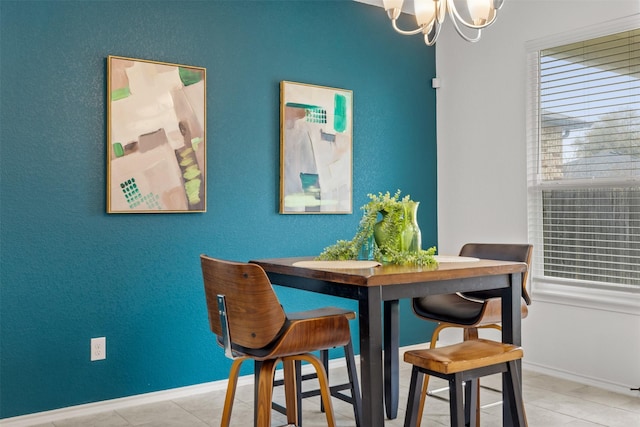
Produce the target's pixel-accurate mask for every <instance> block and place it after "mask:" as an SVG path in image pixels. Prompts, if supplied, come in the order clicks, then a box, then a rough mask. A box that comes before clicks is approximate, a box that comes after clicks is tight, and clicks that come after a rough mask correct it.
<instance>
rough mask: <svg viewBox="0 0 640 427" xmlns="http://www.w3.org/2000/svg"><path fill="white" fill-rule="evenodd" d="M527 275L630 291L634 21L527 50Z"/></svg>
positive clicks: (634, 214) (639, 39) (639, 45)
mask: <svg viewBox="0 0 640 427" xmlns="http://www.w3.org/2000/svg"><path fill="white" fill-rule="evenodd" d="M530 76H531V77H532V79H531V81H530V87H531V88H533V90H532V92H531V95H532V96H531V100H532V102H533V108H531V109H530V111H532V112H533V116H532V117H531V120H530V122H531V127H530V130H529V132H528V135H529V137H528V138H529V147H530V148H529V159H528V169H529V184H528V185H529V202H530V203H529V219H530V235H531V237H532V241H533V243H534V245H536V246H538V248H539V252H538V253H539V256H538V257H537V260H538V264H539V265H538V266H537V267H538V268H537V269H536V270H534V274H537V275H538V276H544V277H548V278H555V279H561V280H572V281H581V282H584V284H586V285H589V284H591V285H597V286H621V287H634V288H636V287H637V288H638V289H640V29H633V30H630V31H624V32H619V33H616V34H612V35H607V36H602V37H597V38H592V39H589V40H584V41H579V42H574V43H570V44H565V45H560V46H555V47H551V48H545V49H541V50H539V51H536V52H535V55H532V56H531V62H530Z"/></svg>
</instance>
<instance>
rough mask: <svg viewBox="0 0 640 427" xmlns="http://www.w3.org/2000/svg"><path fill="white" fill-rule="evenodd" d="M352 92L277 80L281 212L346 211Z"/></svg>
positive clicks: (349, 184) (349, 200)
mask: <svg viewBox="0 0 640 427" xmlns="http://www.w3.org/2000/svg"><path fill="white" fill-rule="evenodd" d="M352 135H353V92H352V91H350V90H346V89H337V88H331V87H324V86H316V85H311V84H306V83H295V82H288V81H282V82H281V83H280V213H282V214H323V213H328V214H331V213H333V214H350V213H351V212H352V209H353V192H352V183H353V142H352V140H353V137H352Z"/></svg>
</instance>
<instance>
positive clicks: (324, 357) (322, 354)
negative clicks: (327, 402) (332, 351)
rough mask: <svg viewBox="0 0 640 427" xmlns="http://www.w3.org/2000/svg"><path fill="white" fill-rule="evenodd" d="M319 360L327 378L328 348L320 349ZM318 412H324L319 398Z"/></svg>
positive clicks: (322, 403)
mask: <svg viewBox="0 0 640 427" xmlns="http://www.w3.org/2000/svg"><path fill="white" fill-rule="evenodd" d="M320 361H321V362H322V366H324V370H325V371H326V372H327V378H329V350H320ZM320 412H324V402H323V401H322V399H320Z"/></svg>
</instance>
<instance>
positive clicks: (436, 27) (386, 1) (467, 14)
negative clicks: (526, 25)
mask: <svg viewBox="0 0 640 427" xmlns="http://www.w3.org/2000/svg"><path fill="white" fill-rule="evenodd" d="M456 1H457V2H458V3H464V4H465V6H466V7H465V10H464V12H463V13H462V14H461V13H459V12H458V8H457V6H456ZM382 3H383V6H384V9H385V10H386V11H387V15H388V16H389V19H391V25H392V26H393V29H394V30H396V31H397V32H398V33H400V34H403V35H407V36H408V35H414V34H419V33H422V34H423V35H424V42H425V43H426V44H427V45H428V46H433V45H434V44H435V42H436V40H437V39H438V35H439V34H440V28H441V26H442V23H443V22H444V20H445V17H446V15H447V13H448V14H449V18H450V19H451V21H452V23H453V26H454V28H455V29H456V31H457V33H458V34H459V35H460V37H462V38H463V39H465V40H466V41H468V42H477V41H478V40H480V35H481V30H482V29H484V28H487V27H488V26H489V25H491V24H493V22H494V21H495V20H496V17H497V15H498V10H499V9H500V8H501V7H502V4H503V3H504V0H414V2H413V6H414V13H415V17H416V23H417V24H418V28H416V29H415V30H408V31H407V30H403V29H401V28H399V27H398V22H397V21H398V18H399V17H400V14H401V13H402V5H403V3H404V0H383V1H382ZM463 28H466V30H465V31H463ZM468 33H471V35H469V34H468Z"/></svg>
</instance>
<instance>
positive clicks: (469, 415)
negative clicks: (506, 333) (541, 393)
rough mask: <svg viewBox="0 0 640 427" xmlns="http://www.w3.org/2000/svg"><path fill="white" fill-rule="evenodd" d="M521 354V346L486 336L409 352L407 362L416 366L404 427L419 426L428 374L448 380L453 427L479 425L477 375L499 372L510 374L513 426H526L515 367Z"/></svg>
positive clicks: (520, 389)
mask: <svg viewBox="0 0 640 427" xmlns="http://www.w3.org/2000/svg"><path fill="white" fill-rule="evenodd" d="M522 354H523V353H522V348H521V347H518V346H515V345H511V344H504V343H500V342H496V341H490V340H484V339H477V340H469V341H464V342H461V343H458V344H453V345H449V346H445V347H439V348H433V349H427V350H412V351H408V352H406V353H405V354H404V361H405V362H407V363H411V364H412V365H413V368H412V370H411V383H410V385H409V399H408V401H407V413H406V416H405V421H404V427H415V426H416V425H419V420H418V416H419V414H420V413H421V411H420V399H421V395H422V382H423V380H424V376H425V374H426V375H433V376H436V377H439V378H443V379H446V380H447V381H448V382H449V409H450V412H451V426H452V427H464V426H475V425H476V408H475V406H476V405H477V404H478V403H477V402H478V399H477V393H478V387H477V381H478V378H480V377H484V376H487V375H492V374H497V373H505V374H506V376H507V381H506V382H505V384H506V390H505V391H506V393H507V394H508V396H509V398H508V399H507V401H508V402H509V404H510V405H511V411H510V412H511V414H512V417H513V419H512V422H513V425H514V426H519V427H525V426H526V425H527V421H526V417H525V413H524V405H523V402H522V388H521V383H520V379H519V377H518V374H517V366H516V362H517V361H518V360H520V359H522ZM463 384H464V386H463ZM463 390H464V393H463ZM505 404H506V402H505Z"/></svg>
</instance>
